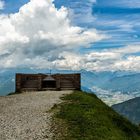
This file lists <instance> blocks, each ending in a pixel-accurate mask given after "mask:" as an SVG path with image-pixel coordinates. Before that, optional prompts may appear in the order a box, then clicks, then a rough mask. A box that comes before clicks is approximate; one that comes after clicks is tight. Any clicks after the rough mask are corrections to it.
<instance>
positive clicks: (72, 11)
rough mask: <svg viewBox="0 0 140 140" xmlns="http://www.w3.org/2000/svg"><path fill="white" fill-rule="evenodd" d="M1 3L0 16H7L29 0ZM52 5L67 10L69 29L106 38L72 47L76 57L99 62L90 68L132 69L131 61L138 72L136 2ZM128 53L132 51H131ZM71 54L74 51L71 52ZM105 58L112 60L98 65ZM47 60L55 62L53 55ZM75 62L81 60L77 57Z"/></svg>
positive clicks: (73, 0) (87, 0)
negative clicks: (2, 5)
mask: <svg viewBox="0 0 140 140" xmlns="http://www.w3.org/2000/svg"><path fill="white" fill-rule="evenodd" d="M46 1H47V0H46ZM4 2H5V5H4V8H3V10H0V13H1V14H5V15H6V14H11V13H18V10H19V8H20V7H22V6H23V5H24V4H26V3H28V2H29V0H19V1H16V0H4ZM54 4H55V6H56V8H58V9H60V8H61V7H62V6H64V7H66V8H67V9H68V17H69V19H70V22H71V26H77V27H80V28H82V29H84V30H91V29H96V31H97V32H98V34H102V35H105V36H106V37H105V39H99V38H98V39H97V40H98V41H93V42H92V41H91V42H90V43H89V44H90V47H89V46H85V47H82V45H81V47H78V48H75V52H76V53H77V52H79V55H81V54H84V55H85V57H86V56H87V55H88V56H89V57H91V56H92V55H95V58H94V60H93V62H96V61H98V63H97V64H95V65H93V66H96V65H98V64H99V63H100V64H103V63H106V64H109V65H110V67H113V68H112V69H110V70H113V69H115V70H117V69H122V70H124V69H125V68H126V69H128V70H131V65H132V63H133V60H132V59H134V64H135V69H134V70H139V67H138V66H137V65H138V60H139V59H140V58H139V56H140V51H139V48H140V47H139V46H140V41H139V40H140V1H139V0H133V1H128V0H117V1H112V0H55V1H54ZM46 20H47V19H46ZM101 38H102V37H101ZM83 44H84V43H83ZM126 48H128V49H126ZM117 49H118V50H117ZM129 50H132V52H131V51H129ZM70 51H71V50H70ZM123 51H125V52H123ZM72 52H74V51H73V50H72ZM75 52H74V53H75ZM100 52H101V53H100ZM120 52H121V53H120ZM41 53H42V51H40V54H41ZM65 53H66V52H64V55H63V56H59V57H61V59H62V58H63V59H64V58H65V57H66V56H65V55H66V54H65ZM74 53H73V54H71V56H73V57H75V56H76V55H75V54H74ZM87 53H89V54H87ZM119 53H120V54H119ZM67 55H70V52H68V51H67ZM104 55H105V56H104ZM106 55H111V56H112V55H113V59H112V60H109V58H107V59H106V60H104V59H102V60H103V62H101V61H102V60H101V58H97V57H100V56H101V57H106ZM120 55H121V56H120ZM114 56H115V58H114ZM117 56H118V58H117ZM80 57H81V56H80ZM49 59H50V60H54V59H55V57H53V58H52V56H50V57H49ZM65 59H66V58H65ZM77 59H80V58H79V57H78V58H77ZM83 59H85V58H82V60H83ZM114 59H115V61H116V64H115V66H113V64H112V63H113V61H114ZM120 60H121V61H120ZM84 61H85V60H84ZM88 61H89V60H86V63H87V62H88ZM90 61H91V60H90ZM107 61H108V63H107ZM126 64H127V66H126ZM99 66H100V65H99ZM90 67H91V66H90ZM103 69H104V68H103ZM105 69H107V68H105Z"/></svg>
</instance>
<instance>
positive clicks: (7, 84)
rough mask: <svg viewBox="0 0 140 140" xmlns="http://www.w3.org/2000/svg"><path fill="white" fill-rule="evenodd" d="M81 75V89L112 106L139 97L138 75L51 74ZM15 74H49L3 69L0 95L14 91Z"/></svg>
mask: <svg viewBox="0 0 140 140" xmlns="http://www.w3.org/2000/svg"><path fill="white" fill-rule="evenodd" d="M73 72H74V73H76V72H80V73H81V79H82V80H81V84H82V89H83V90H85V91H91V92H94V93H96V94H97V95H98V97H100V98H101V99H102V100H104V101H105V102H106V103H107V104H109V105H112V104H116V103H120V102H123V101H126V100H128V99H132V98H135V97H139V96H140V92H139V91H140V73H134V72H125V71H116V72H109V71H106V72H95V71H94V72H89V71H85V70H81V71H62V70H61V71H59V70H53V71H52V73H73ZM15 73H49V70H35V69H4V70H1V72H0V95H6V94H8V93H9V92H13V91H14V90H15Z"/></svg>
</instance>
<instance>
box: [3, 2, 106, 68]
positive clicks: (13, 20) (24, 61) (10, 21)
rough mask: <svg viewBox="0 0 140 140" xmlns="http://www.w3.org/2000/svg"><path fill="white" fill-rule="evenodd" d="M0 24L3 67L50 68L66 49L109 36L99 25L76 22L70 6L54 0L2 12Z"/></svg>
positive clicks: (29, 3) (86, 44)
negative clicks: (80, 24)
mask: <svg viewBox="0 0 140 140" xmlns="http://www.w3.org/2000/svg"><path fill="white" fill-rule="evenodd" d="M0 28H1V30H0V67H6V68H7V67H19V66H23V67H24V66H28V67H32V66H34V67H39V68H42V67H46V68H47V67H48V66H49V65H52V64H53V63H55V62H56V60H57V59H59V56H60V54H61V53H62V52H64V51H72V52H73V51H74V50H75V49H78V48H79V47H88V46H90V44H91V43H94V42H96V41H100V40H101V39H103V38H106V36H105V35H102V34H101V35H99V33H98V31H97V30H95V29H84V28H81V27H78V26H72V25H71V22H70V19H69V18H68V10H67V9H66V8H65V7H61V8H60V9H56V8H55V6H54V4H53V3H52V1H51V0H40V1H38V0H31V1H30V2H28V3H27V4H25V5H24V6H22V7H21V8H20V9H19V12H18V13H15V14H10V15H0ZM65 59H66V60H68V59H69V58H68V57H67V56H66V58H65Z"/></svg>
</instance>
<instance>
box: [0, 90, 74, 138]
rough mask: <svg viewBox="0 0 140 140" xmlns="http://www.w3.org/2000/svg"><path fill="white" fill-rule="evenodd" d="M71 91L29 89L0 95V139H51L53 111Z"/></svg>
mask: <svg viewBox="0 0 140 140" xmlns="http://www.w3.org/2000/svg"><path fill="white" fill-rule="evenodd" d="M71 92H72V91H44V92H30V93H23V94H19V95H12V96H6V97H0V140H51V139H52V136H53V133H52V132H51V129H52V128H51V119H52V115H53V114H52V113H51V111H49V110H50V109H51V108H52V107H53V106H54V104H59V103H60V102H61V100H60V97H61V96H63V95H64V94H70V93H71Z"/></svg>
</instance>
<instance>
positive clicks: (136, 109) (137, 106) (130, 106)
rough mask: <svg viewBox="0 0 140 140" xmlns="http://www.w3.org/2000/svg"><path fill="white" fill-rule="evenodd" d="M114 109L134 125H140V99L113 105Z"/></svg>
mask: <svg viewBox="0 0 140 140" xmlns="http://www.w3.org/2000/svg"><path fill="white" fill-rule="evenodd" d="M112 107H113V109H115V110H116V111H117V112H118V113H120V114H122V115H123V116H125V117H127V118H128V119H129V120H130V121H132V122H133V123H136V124H140V97H137V98H134V99H131V100H129V101H126V102H123V103H120V104H116V105H113V106H112Z"/></svg>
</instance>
